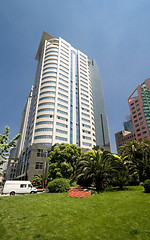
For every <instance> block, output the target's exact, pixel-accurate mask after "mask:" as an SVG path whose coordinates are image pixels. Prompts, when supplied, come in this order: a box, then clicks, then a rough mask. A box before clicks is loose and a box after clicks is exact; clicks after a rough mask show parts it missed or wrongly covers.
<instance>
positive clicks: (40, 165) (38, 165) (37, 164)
mask: <svg viewBox="0 0 150 240" xmlns="http://www.w3.org/2000/svg"><path fill="white" fill-rule="evenodd" d="M35 169H43V162H36V165H35Z"/></svg>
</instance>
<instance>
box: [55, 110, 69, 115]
mask: <svg viewBox="0 0 150 240" xmlns="http://www.w3.org/2000/svg"><path fill="white" fill-rule="evenodd" d="M57 112H58V113H62V114H64V115H68V113H67V112H64V111H61V110H59V109H57Z"/></svg>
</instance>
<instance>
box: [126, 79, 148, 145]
mask: <svg viewBox="0 0 150 240" xmlns="http://www.w3.org/2000/svg"><path fill="white" fill-rule="evenodd" d="M128 104H129V108H130V113H131V118H132V123H133V127H134V132H135V137H136V140H137V141H143V140H144V139H148V140H150V78H148V79H146V80H145V81H144V82H143V83H142V84H139V85H138V87H137V88H136V89H135V90H134V92H133V93H132V94H131V95H130V97H129V98H128Z"/></svg>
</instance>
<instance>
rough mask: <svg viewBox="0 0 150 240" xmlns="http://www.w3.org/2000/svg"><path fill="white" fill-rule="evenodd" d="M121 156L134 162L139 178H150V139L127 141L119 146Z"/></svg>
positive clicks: (142, 179) (141, 179)
mask: <svg viewBox="0 0 150 240" xmlns="http://www.w3.org/2000/svg"><path fill="white" fill-rule="evenodd" d="M119 151H120V152H121V156H122V157H123V158H126V159H127V160H128V162H130V163H132V164H133V165H134V166H135V167H136V169H137V171H138V174H139V180H140V181H144V180H145V179H147V178H150V141H144V142H137V141H135V140H134V141H131V142H127V143H125V144H124V145H123V146H121V147H120V148H119Z"/></svg>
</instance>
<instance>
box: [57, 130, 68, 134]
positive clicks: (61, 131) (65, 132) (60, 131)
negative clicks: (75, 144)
mask: <svg viewBox="0 0 150 240" xmlns="http://www.w3.org/2000/svg"><path fill="white" fill-rule="evenodd" d="M56 132H59V133H62V134H67V133H68V132H67V131H63V130H60V129H56Z"/></svg>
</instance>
